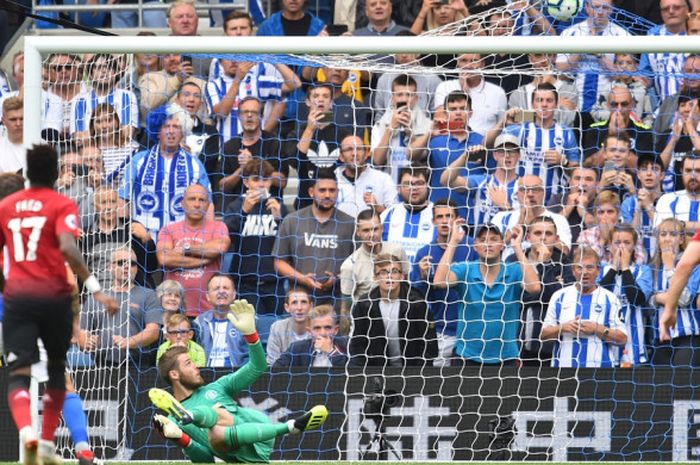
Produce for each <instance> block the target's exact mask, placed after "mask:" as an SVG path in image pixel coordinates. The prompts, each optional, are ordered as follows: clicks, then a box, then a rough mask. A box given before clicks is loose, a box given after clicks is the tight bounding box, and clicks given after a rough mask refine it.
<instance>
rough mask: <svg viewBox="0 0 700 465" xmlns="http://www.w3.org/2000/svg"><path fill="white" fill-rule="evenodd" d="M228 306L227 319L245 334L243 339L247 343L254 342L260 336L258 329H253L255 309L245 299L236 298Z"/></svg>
mask: <svg viewBox="0 0 700 465" xmlns="http://www.w3.org/2000/svg"><path fill="white" fill-rule="evenodd" d="M229 308H230V309H231V311H230V312H229V313H228V315H227V316H228V320H229V321H230V322H231V324H232V325H233V326H235V327H236V329H237V330H238V331H240V332H241V334H243V336H245V340H246V341H247V342H248V343H249V344H254V343H255V342H257V341H258V340H259V339H260V338H259V337H258V331H257V330H256V329H255V309H254V308H253V306H252V305H250V304H249V303H248V301H247V300H245V299H244V300H236V301H235V302H234V303H232V304H231V305H230V306H229Z"/></svg>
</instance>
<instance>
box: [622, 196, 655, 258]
mask: <svg viewBox="0 0 700 465" xmlns="http://www.w3.org/2000/svg"><path fill="white" fill-rule="evenodd" d="M638 204H639V202H638V200H637V197H636V196H632V195H628V196H627V197H625V200H623V201H622V205H620V215H621V216H622V219H623V220H624V222H625V223H628V224H632V220H633V219H634V214H635V212H636V211H637V208H638ZM639 215H640V216H639V226H638V227H637V232H638V233H639V236H640V239H641V240H642V246H643V247H644V250H646V252H647V257H653V256H654V255H655V254H656V236H654V225H653V224H652V222H651V218H649V214H648V213H647V212H646V211H645V210H640V212H639Z"/></svg>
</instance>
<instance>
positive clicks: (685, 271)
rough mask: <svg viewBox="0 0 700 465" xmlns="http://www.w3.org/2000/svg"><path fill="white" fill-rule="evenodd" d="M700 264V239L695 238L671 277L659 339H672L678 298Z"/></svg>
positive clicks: (660, 324)
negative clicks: (670, 330) (671, 330)
mask: <svg viewBox="0 0 700 465" xmlns="http://www.w3.org/2000/svg"><path fill="white" fill-rule="evenodd" d="M698 264H700V241H698V240H695V239H694V238H693V240H692V241H690V243H688V247H686V249H685V252H683V256H681V259H680V261H679V262H678V265H676V271H674V273H673V277H672V278H671V284H670V285H669V288H668V291H667V294H666V304H665V305H664V312H663V314H662V315H661V319H660V320H659V339H660V340H661V341H670V340H671V335H670V334H669V329H671V328H675V326H676V314H677V312H678V299H680V297H681V294H682V293H683V289H685V287H686V285H687V284H688V279H690V275H691V274H692V272H693V269H694V268H695V267H696V266H697V265H698Z"/></svg>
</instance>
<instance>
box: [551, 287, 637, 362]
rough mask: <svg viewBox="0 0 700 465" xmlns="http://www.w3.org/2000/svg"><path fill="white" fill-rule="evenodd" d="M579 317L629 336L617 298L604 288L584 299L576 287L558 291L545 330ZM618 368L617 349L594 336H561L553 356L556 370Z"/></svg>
mask: <svg viewBox="0 0 700 465" xmlns="http://www.w3.org/2000/svg"><path fill="white" fill-rule="evenodd" d="M576 317H580V318H581V320H588V321H592V322H595V323H598V324H600V325H604V326H606V327H608V328H610V329H617V330H619V331H622V332H623V333H627V329H626V328H625V324H624V323H623V322H622V320H621V319H620V301H619V300H618V298H617V297H615V294H613V293H612V292H610V291H608V290H606V289H603V288H602V287H598V288H597V289H596V290H595V291H593V293H591V294H588V295H581V293H580V292H579V291H578V289H577V287H576V285H571V286H567V287H565V288H563V289H559V290H558V291H556V292H555V293H554V294H553V295H552V298H551V299H550V300H549V306H548V307H547V315H546V316H545V318H544V322H543V324H542V327H543V328H546V327H551V326H557V325H560V324H563V323H566V322H568V321H571V320H573V319H575V318H576ZM617 365H619V358H618V348H617V346H615V345H613V344H610V343H609V342H606V341H603V340H602V339H600V338H599V337H598V336H596V335H595V334H593V335H584V334H578V335H575V334H571V333H562V334H561V336H560V337H559V340H558V341H557V342H556V344H555V347H554V352H553V356H552V366H553V367H570V368H571V367H573V368H580V367H590V368H596V367H603V368H608V367H614V366H617Z"/></svg>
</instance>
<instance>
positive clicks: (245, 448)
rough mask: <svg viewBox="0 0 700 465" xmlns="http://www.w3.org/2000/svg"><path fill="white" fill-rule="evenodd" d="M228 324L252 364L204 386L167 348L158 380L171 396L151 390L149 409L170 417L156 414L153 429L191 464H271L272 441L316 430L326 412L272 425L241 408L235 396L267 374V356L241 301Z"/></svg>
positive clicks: (180, 351) (176, 350)
mask: <svg viewBox="0 0 700 465" xmlns="http://www.w3.org/2000/svg"><path fill="white" fill-rule="evenodd" d="M230 308H231V312H229V314H228V319H229V320H230V321H231V324H233V326H235V327H236V328H237V329H238V330H239V331H240V332H241V333H242V334H243V336H244V337H245V340H246V342H247V343H248V351H249V354H250V360H249V361H248V362H247V363H246V364H245V365H243V366H242V367H241V368H239V369H238V370H237V371H236V372H235V373H232V374H230V375H226V376H224V377H222V378H220V379H218V380H216V381H214V382H213V383H209V384H207V385H205V384H204V380H203V379H202V376H201V375H200V373H199V368H197V367H196V366H195V364H194V363H192V360H190V357H189V356H188V355H187V349H186V348H185V347H179V346H176V347H171V348H170V349H168V350H167V351H166V352H165V354H164V355H163V356H162V357H161V359H160V362H159V364H158V369H159V371H160V376H161V377H162V378H163V379H164V380H165V381H166V382H167V383H168V384H170V385H171V386H172V389H173V395H171V394H170V393H168V392H167V391H164V390H162V389H158V388H153V389H151V390H150V391H149V392H148V396H149V397H150V399H151V402H153V405H155V406H156V407H158V408H159V409H161V410H164V411H165V412H167V413H168V414H169V415H170V416H169V417H166V416H164V415H160V414H157V415H155V416H154V417H153V425H154V427H155V428H156V430H157V431H158V432H159V433H160V435H161V436H163V437H164V438H166V439H170V440H172V441H175V442H176V443H177V444H178V445H179V446H180V447H181V448H182V449H183V451H184V453H185V455H187V457H188V458H189V459H190V460H192V461H193V462H213V461H214V458H215V457H216V458H219V459H221V460H224V461H226V462H245V463H260V462H269V460H270V453H271V452H272V447H273V445H274V443H275V438H276V437H277V436H281V435H284V434H290V433H300V432H301V431H304V430H308V429H312V428H317V427H319V426H321V425H322V424H323V422H324V421H326V418H327V417H328V411H327V410H326V407H324V406H322V405H317V406H315V407H313V408H312V409H311V410H309V411H308V412H306V414H304V415H302V416H301V417H299V418H297V419H295V420H290V421H288V422H286V423H272V422H271V421H270V420H269V419H268V418H267V416H266V415H265V414H264V413H262V412H260V411H258V410H254V409H249V408H243V407H240V406H238V404H237V403H236V402H235V401H234V400H233V396H235V395H236V394H238V393H239V392H240V391H242V390H243V389H247V388H248V387H249V386H250V385H251V384H253V382H255V380H257V379H258V377H259V376H260V375H261V374H262V373H264V372H265V370H266V369H267V362H266V361H265V351H264V350H263V348H262V345H261V343H260V339H259V337H258V333H257V331H256V329H255V310H254V309H253V306H252V305H250V304H249V303H248V302H246V301H245V300H237V301H235V302H233V303H232V304H231V306H230Z"/></svg>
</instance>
